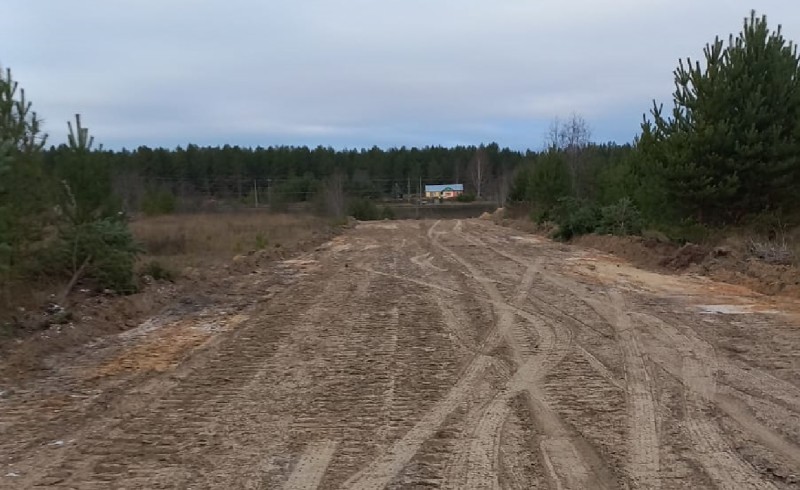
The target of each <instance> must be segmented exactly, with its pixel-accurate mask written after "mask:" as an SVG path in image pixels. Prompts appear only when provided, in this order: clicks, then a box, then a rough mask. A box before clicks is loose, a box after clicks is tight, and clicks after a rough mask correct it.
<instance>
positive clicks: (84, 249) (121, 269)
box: [45, 218, 141, 293]
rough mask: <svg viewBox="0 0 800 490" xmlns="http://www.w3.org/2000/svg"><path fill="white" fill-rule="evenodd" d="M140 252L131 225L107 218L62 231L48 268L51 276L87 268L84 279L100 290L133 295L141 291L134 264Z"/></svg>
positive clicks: (68, 275)
mask: <svg viewBox="0 0 800 490" xmlns="http://www.w3.org/2000/svg"><path fill="white" fill-rule="evenodd" d="M139 253H141V249H140V247H139V245H138V244H137V243H136V242H135V241H134V239H133V235H132V234H131V232H130V230H129V229H128V226H127V224H126V223H125V222H123V221H120V220H114V219H111V218H105V219H101V220H97V221H90V222H88V223H81V224H78V225H71V226H68V227H65V228H63V229H62V230H60V232H59V236H58V239H57V240H55V241H54V243H53V244H51V249H50V251H49V254H48V255H49V257H50V258H49V260H48V263H47V264H45V265H46V269H49V270H50V272H51V273H53V274H57V275H61V276H64V277H71V276H72V275H73V274H75V273H76V272H78V271H79V270H80V269H81V267H84V270H83V274H82V277H85V278H88V279H90V280H92V281H94V282H95V283H96V285H97V286H98V287H99V288H103V289H111V290H114V291H115V292H118V293H132V292H135V291H136V290H137V285H136V280H135V275H134V264H135V262H136V257H137V256H138V255H139ZM84 264H85V266H84Z"/></svg>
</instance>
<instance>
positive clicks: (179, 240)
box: [131, 211, 329, 270]
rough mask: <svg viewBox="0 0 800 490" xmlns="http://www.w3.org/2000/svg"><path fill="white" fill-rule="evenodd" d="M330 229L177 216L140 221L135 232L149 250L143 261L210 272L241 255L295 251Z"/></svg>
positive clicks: (256, 219) (307, 222) (254, 217)
mask: <svg viewBox="0 0 800 490" xmlns="http://www.w3.org/2000/svg"><path fill="white" fill-rule="evenodd" d="M328 227H329V223H327V222H326V221H325V220H324V219H322V218H317V217H313V216H310V215H301V214H270V213H267V212H257V211H248V212H239V213H200V214H176V215H166V216H157V217H150V218H142V219H138V220H136V221H134V222H132V223H131V230H132V231H133V234H134V236H135V237H136V239H137V240H138V241H139V242H140V243H141V244H142V246H143V247H144V249H145V252H146V253H145V255H144V256H143V257H142V260H143V261H153V260H155V261H158V262H159V263H161V264H163V265H164V266H165V267H168V268H171V269H174V270H182V269H184V268H186V267H208V266H213V265H219V264H222V263H225V262H228V261H230V260H231V259H233V258H234V257H235V256H237V255H242V254H247V253H250V252H254V251H259V250H264V249H268V248H272V249H285V250H289V251H291V250H295V249H297V248H298V247H302V245H303V244H305V243H307V242H309V241H310V240H313V239H314V237H316V236H318V235H319V234H320V233H323V232H325V230H326V229H327V228H328Z"/></svg>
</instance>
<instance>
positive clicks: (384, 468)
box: [344, 355, 494, 490]
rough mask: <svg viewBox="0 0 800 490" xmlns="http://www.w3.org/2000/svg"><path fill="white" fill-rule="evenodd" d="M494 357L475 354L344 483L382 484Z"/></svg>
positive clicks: (371, 486) (356, 489) (357, 486)
mask: <svg viewBox="0 0 800 490" xmlns="http://www.w3.org/2000/svg"><path fill="white" fill-rule="evenodd" d="M493 362H494V359H493V358H491V357H489V356H484V355H479V356H477V357H476V358H475V359H473V361H472V362H470V364H469V366H468V367H467V369H466V370H465V372H464V373H463V374H462V375H461V377H460V379H459V380H458V382H457V383H456V385H455V386H453V388H452V389H451V390H450V391H449V392H448V394H447V395H446V396H445V397H444V398H443V399H442V400H440V401H438V402H437V403H436V404H434V406H433V407H432V408H431V409H430V410H429V411H428V412H427V413H426V414H425V415H424V416H423V417H422V419H421V420H420V421H419V422H417V424H416V425H415V426H414V427H413V428H412V429H411V430H409V431H408V432H407V433H406V434H405V435H404V436H403V437H402V438H401V439H400V440H398V441H397V442H395V443H394V444H393V445H392V446H391V447H390V448H389V449H388V450H387V451H386V452H385V453H384V454H382V455H381V456H379V457H378V458H376V459H375V460H373V461H372V462H371V463H370V464H369V465H367V467H365V468H364V469H362V470H361V471H359V472H358V473H356V474H355V475H353V476H352V477H351V478H350V479H348V480H347V481H346V482H345V484H344V487H345V488H349V489H353V490H362V489H363V490H367V489H377V488H384V487H385V486H386V485H388V484H389V483H390V482H391V481H392V479H393V478H394V477H395V475H397V474H398V473H399V472H400V471H402V469H403V468H404V467H405V466H406V465H407V464H408V462H409V461H411V459H412V458H413V457H414V455H415V454H416V453H417V451H418V450H419V448H420V447H421V446H422V444H423V443H424V442H425V441H426V440H427V439H429V438H430V437H431V436H432V435H433V434H434V432H435V431H436V429H437V428H438V427H439V426H440V425H441V424H442V423H443V422H444V420H445V419H446V418H447V416H448V415H449V414H450V413H451V412H452V411H453V410H455V409H456V408H457V407H458V406H459V405H460V404H461V403H462V402H463V401H464V400H465V399H466V398H467V396H469V394H470V392H471V390H472V387H473V385H474V384H475V383H477V381H478V379H480V377H481V376H482V375H483V372H484V371H485V370H486V369H488V368H489V366H490V365H491V364H492V363H493Z"/></svg>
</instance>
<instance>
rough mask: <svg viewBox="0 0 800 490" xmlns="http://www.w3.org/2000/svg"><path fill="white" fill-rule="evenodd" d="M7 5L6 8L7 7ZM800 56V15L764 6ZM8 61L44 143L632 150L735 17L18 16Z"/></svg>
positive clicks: (787, 5) (589, 9)
mask: <svg viewBox="0 0 800 490" xmlns="http://www.w3.org/2000/svg"><path fill="white" fill-rule="evenodd" d="M7 3H9V1H7ZM759 3H760V5H759V9H760V13H766V14H767V15H768V16H769V19H770V21H771V22H772V23H773V25H777V24H778V23H783V24H784V32H785V34H786V35H787V37H789V38H790V39H796V40H800V21H799V20H800V5H797V6H795V5H794V2H786V1H779V0H772V1H763V2H759ZM10 4H11V5H10V6H6V8H5V9H4V15H3V17H1V18H0V46H2V47H3V50H2V51H0V63H2V64H3V65H4V66H10V67H11V68H12V69H13V70H14V72H15V76H16V78H17V79H18V80H20V82H21V83H22V84H23V85H24V86H25V87H26V89H27V92H28V94H29V97H30V98H31V99H32V100H33V101H34V103H35V107H36V109H37V110H38V111H39V112H40V113H41V114H42V115H43V116H44V117H45V119H46V121H47V130H48V131H49V132H50V133H51V135H52V140H51V141H52V142H54V143H58V142H60V141H63V140H64V133H65V129H66V124H65V123H66V121H67V120H68V119H69V118H70V117H71V115H72V114H73V113H76V112H80V113H82V114H83V115H84V119H85V120H86V121H87V124H89V125H90V127H91V128H92V130H93V132H94V133H95V135H96V137H97V139H98V140H99V141H103V142H104V143H105V144H106V146H112V147H119V146H129V147H130V146H137V145H138V144H148V145H167V146H174V145H177V144H185V143H186V142H189V141H192V142H197V143H200V144H224V143H227V142H231V143H237V144H247V145H257V144H261V145H269V144H284V143H286V144H309V145H316V144H323V145H333V146H340V147H341V146H348V147H352V146H359V147H360V146H371V145H373V144H378V145H383V146H391V145H397V146H400V145H422V144H454V143H478V142H487V141H492V140H494V141H498V142H499V143H500V144H502V145H509V146H512V147H515V148H525V147H533V148H537V147H539V146H540V145H541V139H542V134H543V132H544V128H546V126H547V124H548V122H549V121H550V120H551V119H552V118H554V117H556V116H562V117H563V116H566V115H568V114H570V113H571V112H578V113H581V114H583V115H584V116H585V117H586V118H587V119H588V120H589V121H590V123H591V124H592V126H593V129H594V134H595V137H596V139H598V140H603V141H605V140H617V141H621V142H622V141H629V140H631V139H632V138H633V136H634V135H635V134H636V131H637V129H638V124H639V122H640V120H641V115H642V113H643V112H645V111H647V110H648V108H649V107H650V104H651V100H652V99H654V98H655V99H658V100H664V101H666V100H667V99H668V97H669V94H670V92H671V90H672V70H673V69H674V68H675V65H676V63H677V59H678V58H679V57H686V56H692V57H697V56H698V55H700V54H701V52H702V47H703V46H704V44H705V43H706V42H708V41H710V40H712V39H713V37H714V35H716V34H720V35H723V36H727V34H728V33H730V32H735V31H738V29H739V27H740V25H741V21H742V18H743V17H744V16H746V15H747V14H748V12H749V9H750V6H749V5H748V4H747V3H745V2H742V1H739V0H734V1H722V0H719V1H713V2H702V3H698V2H690V1H688V0H680V1H665V0H655V1H649V2H641V1H637V0H618V1H614V2H596V1H590V0H573V1H550V0H547V1H537V2H532V1H529V0H524V1H523V0H506V1H504V2H489V1H478V0H461V1H455V0H434V1H431V0H402V1H401V0H387V1H382V2H375V1H374V0H370V1H367V0H347V1H333V0H327V1H322V0H309V1H295V2H289V1H270V2H261V1H255V0H251V1H247V0H229V1H226V2H222V1H202V0H169V1H164V0H159V1H156V0H118V1H114V2H108V1H101V0H82V1H80V2H62V1H60V0H49V1H46V0H10Z"/></svg>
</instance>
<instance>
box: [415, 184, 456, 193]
mask: <svg viewBox="0 0 800 490" xmlns="http://www.w3.org/2000/svg"><path fill="white" fill-rule="evenodd" d="M447 191H460V192H464V184H442V185H426V186H425V192H447Z"/></svg>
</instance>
